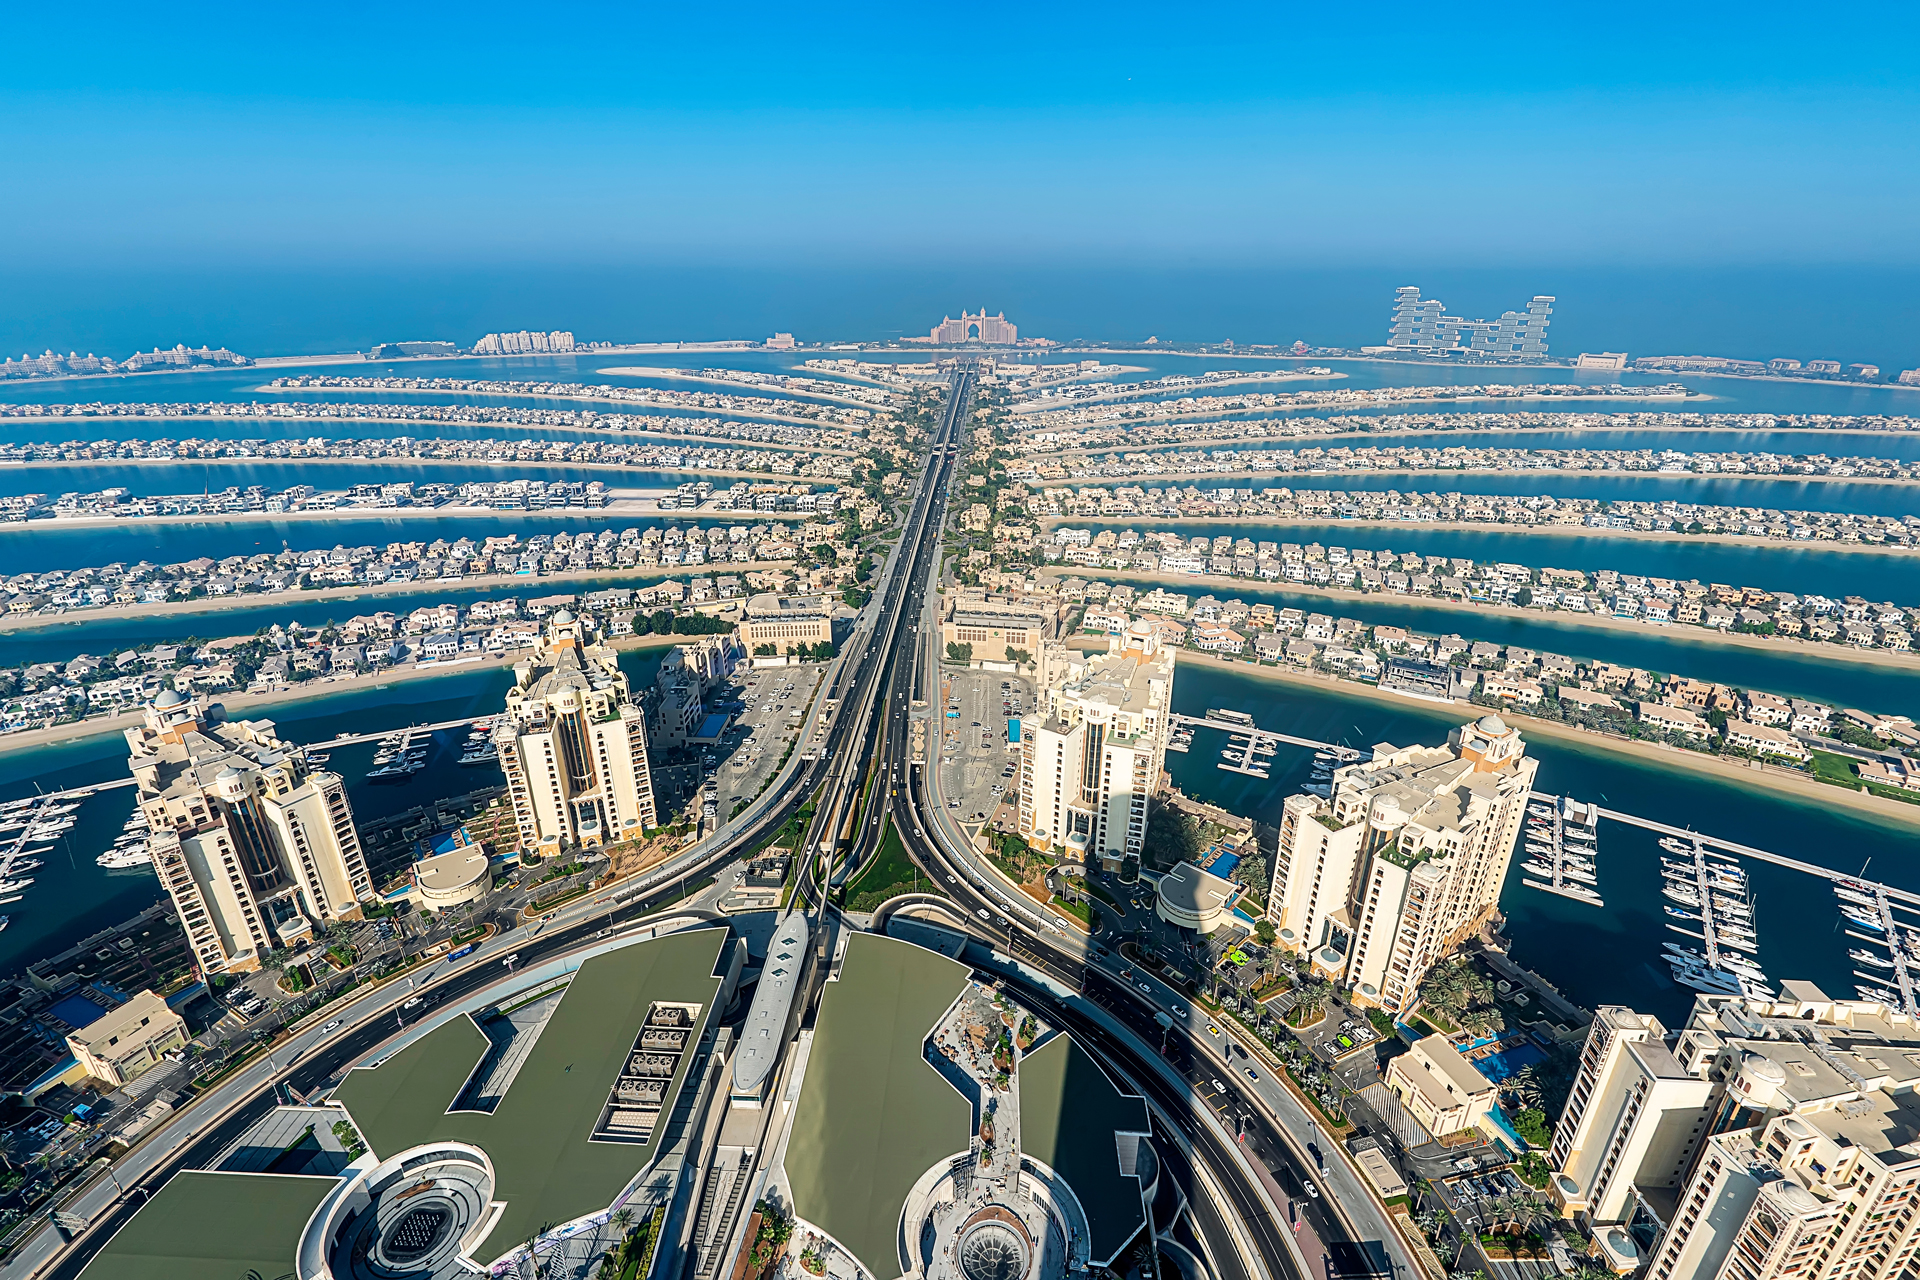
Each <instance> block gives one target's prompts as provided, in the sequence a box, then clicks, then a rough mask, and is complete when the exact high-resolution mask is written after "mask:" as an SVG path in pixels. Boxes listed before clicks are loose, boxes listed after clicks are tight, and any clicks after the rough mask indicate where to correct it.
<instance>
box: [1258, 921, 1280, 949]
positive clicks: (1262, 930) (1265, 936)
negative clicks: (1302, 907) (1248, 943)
mask: <svg viewBox="0 0 1920 1280" xmlns="http://www.w3.org/2000/svg"><path fill="white" fill-rule="evenodd" d="M1253 936H1254V938H1255V939H1257V940H1258V941H1259V943H1260V945H1261V946H1263V947H1270V946H1272V945H1273V940H1274V939H1275V938H1277V937H1279V933H1278V932H1277V931H1276V930H1275V929H1274V927H1273V921H1271V920H1268V919H1266V918H1265V917H1262V918H1261V919H1259V920H1256V921H1254V922H1253Z"/></svg>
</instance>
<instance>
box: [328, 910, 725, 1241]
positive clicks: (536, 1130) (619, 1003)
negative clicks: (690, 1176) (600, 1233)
mask: <svg viewBox="0 0 1920 1280" xmlns="http://www.w3.org/2000/svg"><path fill="white" fill-rule="evenodd" d="M729 936H730V934H729V932H728V930H726V929H724V928H718V929H698V930H694V931H691V932H688V933H677V934H671V935H669V936H667V937H664V938H660V939H658V940H655V941H652V942H641V943H636V944H634V945H633V946H630V947H622V948H621V949H620V950H618V951H611V952H608V953H607V954H605V955H600V956H595V957H594V958H593V959H591V960H589V961H587V962H586V963H585V964H583V965H582V966H580V970H579V972H578V973H576V974H574V976H573V981H572V982H571V983H569V984H568V986H567V993H566V995H564V996H563V997H561V1000H560V1005H559V1007H558V1008H557V1009H555V1010H554V1011H553V1015H552V1016H551V1017H550V1018H548V1019H547V1024H546V1026H544V1027H543V1028H541V1030H540V1037H539V1039H538V1040H537V1041H536V1042H535V1043H534V1046H533V1048H532V1049H531V1050H530V1051H529V1052H528V1054H527V1057H526V1060H525V1061H524V1062H523V1063H521V1066H520V1070H519V1072H518V1073H517V1074H516V1075H515V1076H514V1078H513V1083H512V1085H511V1086H510V1087H509V1088H508V1089H507V1093H506V1096H505V1097H503V1098H501V1099H500V1105H499V1106H498V1107H497V1108H495V1110H494V1111H493V1113H492V1114H491V1115H488V1114H485V1113H482V1112H477V1111H461V1112H455V1113H453V1114H448V1112H447V1108H448V1107H450V1106H452V1105H453V1102H454V1100H455V1099H456V1098H457V1097H458V1096H459V1093H460V1089H461V1087H462V1086H463V1085H465V1084H466V1082H467V1078H468V1077H469V1076H470V1075H472V1073H473V1070H474V1068H475V1067H476V1066H477V1065H479V1062H480V1060H481V1058H482V1057H484V1056H485V1054H486V1051H487V1038H486V1036H485V1035H484V1034H483V1033H482V1032H481V1031H480V1029H479V1028H478V1027H477V1026H475V1025H474V1024H473V1022H472V1021H471V1020H470V1019H467V1018H456V1019H454V1020H453V1021H451V1022H449V1023H448V1024H447V1025H445V1026H443V1027H437V1028H435V1029H434V1030H433V1031H432V1032H431V1033H429V1034H428V1035H426V1036H424V1037H423V1038H421V1039H420V1040H419V1041H417V1042H415V1043H414V1044H411V1045H408V1046H407V1047H406V1048H405V1049H402V1050H401V1051H400V1052H399V1053H396V1054H395V1055H394V1056H393V1057H391V1058H389V1059H388V1060H387V1061H386V1062H384V1063H382V1064H381V1065H379V1066H377V1067H361V1068H357V1069H355V1070H353V1071H351V1072H349V1073H348V1074H347V1078H346V1079H345V1080H343V1081H341V1083H340V1087H339V1089H337V1090H336V1091H335V1093H334V1097H335V1100H336V1101H338V1102H339V1103H340V1104H341V1105H342V1106H344V1107H346V1109H347V1110H348V1112H349V1113H351V1114H352V1116H353V1120H354V1123H355V1124H356V1125H358V1126H359V1128H360V1133H361V1136H363V1137H364V1138H365V1139H366V1140H367V1145H368V1146H369V1147H371V1148H372V1150H373V1151H374V1153H375V1154H377V1155H378V1156H379V1157H380V1158H381V1159H383V1160H384V1159H387V1158H388V1157H390V1156H393V1155H395V1154H397V1153H399V1152H401V1151H405V1150H407V1149H408V1148H410V1147H416V1146H419V1145H421V1144H423V1143H427V1142H436V1141H446V1140H452V1141H456V1142H467V1143H471V1144H473V1145H474V1146H476V1147H479V1148H480V1149H481V1150H482V1151H485V1152H486V1153H487V1158H488V1159H489V1160H490V1161H492V1163H493V1171H494V1180H495V1188H494V1196H495V1198H496V1199H499V1200H504V1201H505V1202H506V1206H507V1207H506V1210H505V1211H504V1212H503V1213H502V1214H501V1216H500V1220H499V1221H498V1222H496V1223H495V1224H494V1228H493V1231H492V1232H491V1233H490V1234H489V1235H488V1236H487V1238H486V1240H484V1241H483V1242H481V1244H480V1246H479V1247H478V1248H477V1249H476V1251H475V1260H476V1261H479V1262H486V1261H490V1260H491V1259H493V1258H497V1257H499V1256H500V1255H501V1254H503V1253H505V1252H507V1250H509V1249H511V1248H513V1247H514V1246H515V1245H518V1244H520V1243H521V1242H523V1241H525V1240H527V1239H529V1238H530V1237H532V1236H533V1235H535V1234H536V1233H537V1232H539V1231H540V1229H541V1228H542V1227H545V1226H548V1225H550V1224H553V1223H560V1222H567V1221H570V1220H572V1219H574V1218H578V1217H580V1216H582V1215H583V1214H588V1213H594V1212H596V1211H598V1210H600V1209H604V1208H605V1207H606V1206H607V1205H609V1204H611V1203H613V1198H614V1197H615V1196H616V1195H618V1194H619V1193H620V1189H621V1188H622V1187H624V1186H626V1184H627V1183H628V1182H629V1181H631V1180H632V1178H633V1176H634V1175H635V1174H636V1173H638V1172H640V1170H642V1169H643V1168H645V1167H646V1166H647V1165H649V1164H651V1163H652V1162H653V1160H654V1159H655V1157H656V1156H658V1154H659V1150H658V1146H659V1143H660V1141H661V1140H662V1139H663V1138H664V1137H665V1136H666V1131H667V1123H666V1120H667V1117H669V1116H671V1115H672V1114H673V1109H674V1105H675V1103H676V1102H677V1101H678V1100H679V1097H680V1089H681V1086H682V1085H683V1084H684V1083H685V1081H686V1076H687V1070H688V1068H689V1067H690V1066H691V1065H692V1063H693V1060H694V1059H695V1058H696V1057H697V1056H698V1054H697V1052H695V1049H696V1048H697V1045H696V1044H694V1043H691V1042H690V1045H689V1050H688V1052H687V1053H686V1054H685V1055H683V1056H682V1057H681V1059H680V1064H679V1066H678V1068H677V1069H676V1070H675V1072H674V1076H673V1083H672V1085H671V1087H670V1088H669V1089H668V1092H667V1096H666V1100H665V1104H664V1105H663V1106H662V1108H661V1117H662V1118H661V1123H660V1124H659V1125H657V1126H656V1127H655V1128H654V1131H653V1134H652V1136H651V1137H650V1138H649V1139H648V1141H646V1142H645V1143H634V1142H591V1141H589V1140H588V1139H589V1137H590V1135H591V1134H592V1132H593V1127H594V1125H595V1123H597V1122H598V1120H599V1119H600V1113H601V1110H602V1109H603V1108H604V1107H605V1106H606V1103H607V1095H608V1094H609V1092H611V1090H612V1089H613V1084H614V1081H615V1079H616V1078H617V1077H618V1076H619V1074H620V1069H621V1067H622V1066H623V1065H624V1064H625V1062H626V1058H627V1054H628V1052H629V1051H630V1050H631V1049H632V1048H633V1042H634V1038H635V1037H636V1036H638V1035H639V1034H640V1024H641V1023H642V1022H643V1021H644V1020H645V1018H646V1016H647V1009H648V1006H650V1005H651V1004H652V1003H653V1002H654V1001H656V1000H667V1001H676V1002H682V1003H687V1004H697V1005H699V1006H700V1017H699V1019H698V1020H697V1021H696V1022H695V1028H696V1030H703V1029H704V1028H705V1027H706V1026H707V1025H708V1024H709V1020H710V1019H711V1017H712V1015H713V1012H714V1009H713V1003H714V999H715V997H716V996H718V994H719V991H720V979H719V978H717V977H715V976H714V972H713V971H714V968H715V966H716V964H717V963H718V961H719V958H720V954H721V948H722V947H723V946H724V945H725V944H726V942H727V940H728V938H729Z"/></svg>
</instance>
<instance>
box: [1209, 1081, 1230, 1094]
mask: <svg viewBox="0 0 1920 1280" xmlns="http://www.w3.org/2000/svg"><path fill="white" fill-rule="evenodd" d="M1211 1083H1212V1085H1213V1091H1214V1092H1215V1093H1225V1092H1226V1091H1227V1086H1225V1085H1224V1084H1221V1083H1220V1082H1219V1081H1218V1080H1214V1081H1211Z"/></svg>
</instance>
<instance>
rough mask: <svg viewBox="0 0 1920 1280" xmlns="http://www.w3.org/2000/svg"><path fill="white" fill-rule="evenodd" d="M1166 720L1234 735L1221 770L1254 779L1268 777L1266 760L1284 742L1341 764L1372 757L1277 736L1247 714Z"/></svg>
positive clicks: (1219, 713)
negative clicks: (1320, 754)
mask: <svg viewBox="0 0 1920 1280" xmlns="http://www.w3.org/2000/svg"><path fill="white" fill-rule="evenodd" d="M1167 720H1168V722H1169V723H1170V724H1171V725H1172V726H1173V727H1174V728H1175V729H1176V730H1182V729H1184V730H1192V729H1218V730H1220V731H1221V732H1222V733H1225V734H1229V735H1231V736H1230V737H1229V738H1228V741H1227V749H1226V750H1225V751H1224V752H1222V753H1221V754H1222V755H1223V756H1224V757H1225V758H1224V759H1222V760H1221V761H1220V763H1219V767H1220V768H1222V769H1225V770H1226V771H1227V772H1228V773H1244V774H1246V775H1247V776H1248V777H1252V778H1264V777H1266V776H1267V764H1266V761H1265V759H1263V757H1266V756H1271V755H1272V754H1273V753H1274V749H1275V748H1276V747H1277V746H1279V744H1280V743H1283V742H1284V743H1287V744H1288V745H1289V746H1295V747H1307V748H1310V749H1311V750H1314V751H1321V752H1325V753H1327V754H1328V755H1330V756H1332V757H1334V758H1335V759H1336V760H1338V762H1339V763H1341V764H1351V763H1353V762H1354V761H1355V760H1364V759H1366V758H1367V755H1368V754H1369V753H1367V752H1365V751H1360V750H1356V749H1355V748H1353V747H1345V746H1340V745H1338V744H1336V743H1332V742H1317V741H1315V740H1314V739H1312V738H1299V737H1295V736H1294V735H1293V734H1290V733H1274V732H1272V731H1270V730H1267V729H1262V728H1261V727H1260V726H1259V725H1257V724H1255V723H1254V722H1253V717H1252V716H1250V715H1248V714H1247V713H1246V712H1244V711H1226V710H1209V711H1208V712H1207V714H1206V715H1204V716H1183V715H1179V714H1174V715H1170V716H1168V717H1167ZM1181 749H1182V750H1184V749H1185V748H1181Z"/></svg>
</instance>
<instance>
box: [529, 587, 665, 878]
mask: <svg viewBox="0 0 1920 1280" xmlns="http://www.w3.org/2000/svg"><path fill="white" fill-rule="evenodd" d="M513 674H514V682H513V688H511V689H509V690H507V708H506V712H505V714H503V715H502V716H501V717H500V720H499V722H498V723H497V724H496V725H495V726H494V730H493V742H494V745H495V746H496V747H497V748H499V751H500V767H501V770H502V771H503V772H504V773H505V774H506V775H507V795H508V797H509V798H510V799H511V800H512V802H513V817H514V822H515V825H516V826H517V827H518V828H519V832H520V847H521V848H522V849H526V850H532V851H534V852H537V853H539V854H541V855H542V856H548V855H552V854H558V853H561V852H563V851H565V850H568V849H574V848H579V847H581V846H585V845H598V844H607V843H611V842H613V841H616V840H626V839H631V838H634V837H637V836H639V835H640V834H641V832H642V831H643V830H645V829H646V828H648V827H654V826H658V825H659V818H658V815H657V812H656V810H655V807H654V798H653V774H652V770H651V768H650V766H649V764H648V760H647V719H646V715H645V713H644V711H643V710H642V708H641V707H640V705H639V704H638V703H636V702H634V701H633V698H632V696H631V694H630V692H629V690H628V687H627V676H626V673H625V672H623V671H622V670H620V660H619V655H618V654H616V653H615V652H614V651H613V650H612V649H609V648H607V647H606V646H604V645H598V644H588V643H586V641H585V637H584V634H583V624H582V623H581V622H580V621H579V620H578V619H576V618H575V617H574V616H573V614H572V613H570V612H568V611H567V610H565V609H562V610H561V611H560V612H559V613H556V614H554V615H553V617H552V618H551V619H549V620H548V623H547V630H546V634H545V635H544V636H543V637H542V639H541V643H540V646H539V648H538V649H537V650H535V653H534V656H533V657H531V658H528V659H526V660H524V661H522V662H520V663H518V664H516V665H515V666H514V669H513Z"/></svg>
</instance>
